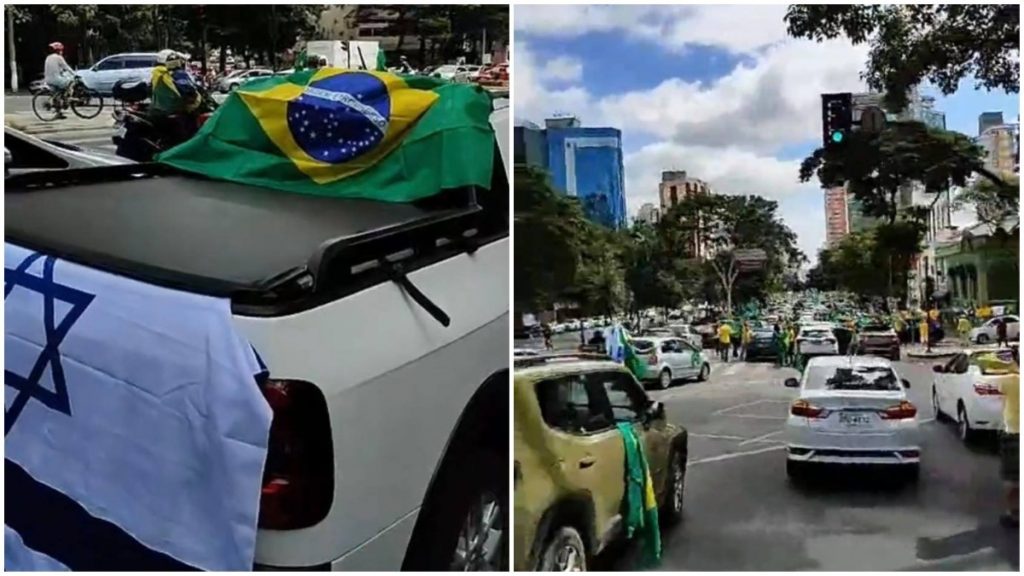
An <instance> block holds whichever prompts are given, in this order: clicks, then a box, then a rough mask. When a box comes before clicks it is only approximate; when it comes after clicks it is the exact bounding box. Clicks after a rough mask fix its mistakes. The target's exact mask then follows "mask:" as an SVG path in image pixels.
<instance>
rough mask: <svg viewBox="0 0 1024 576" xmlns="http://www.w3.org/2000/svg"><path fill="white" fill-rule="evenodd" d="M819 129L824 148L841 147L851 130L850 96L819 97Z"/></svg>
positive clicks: (829, 95)
mask: <svg viewBox="0 0 1024 576" xmlns="http://www.w3.org/2000/svg"><path fill="white" fill-rule="evenodd" d="M821 127H822V135H821V138H822V143H823V144H824V145H825V148H832V147H835V146H841V145H842V144H844V143H845V142H846V141H847V140H848V139H849V138H850V134H851V132H852V130H853V95H852V94H850V93H849V92H843V93H841V94H822V95H821Z"/></svg>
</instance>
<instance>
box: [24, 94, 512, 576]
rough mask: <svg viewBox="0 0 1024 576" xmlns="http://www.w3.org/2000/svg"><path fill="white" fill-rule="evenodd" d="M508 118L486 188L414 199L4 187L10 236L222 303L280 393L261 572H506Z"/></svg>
mask: <svg viewBox="0 0 1024 576" xmlns="http://www.w3.org/2000/svg"><path fill="white" fill-rule="evenodd" d="M508 114H509V111H508V109H507V108H505V109H498V110H495V112H494V113H493V115H492V125H493V126H494V128H495V134H496V135H497V136H496V141H495V154H494V158H495V169H494V171H493V174H494V176H493V183H492V185H491V187H490V189H489V190H484V189H466V190H450V191H445V192H444V193H442V194H441V195H440V196H437V197H432V198H430V199H428V200H426V201H421V202H417V203H413V204H391V203H383V202H373V201H367V200H340V199H329V198H321V197H314V196H303V195H296V194H288V193H280V192H273V191H268V190H264V189H260V188H254V187H250V186H242V185H238V184H232V183H228V182H219V181H212V180H205V179H200V178H195V177H191V176H187V175H184V174H181V173H178V172H175V171H174V170H171V169H169V168H166V167H162V166H160V165H153V164H148V165H145V164H144V165H124V166H111V167H100V168H87V169H71V170H57V171H47V172H38V173H32V174H22V175H14V176H11V177H9V178H7V179H6V182H5V184H6V190H5V208H6V211H7V216H6V231H5V239H6V240H7V241H8V242H11V243H14V244H17V245H20V246H24V247H26V248H29V249H32V250H36V251H41V252H45V253H48V254H51V255H54V256H57V257H58V258H63V259H65V260H69V261H72V262H76V263H78V264H82V265H86V266H90V267H94V268H97V269H101V270H105V271H109V272H113V273H116V274H120V275H123V276H127V277H130V278H133V279H136V280H141V281H144V282H148V283H152V284H155V285H160V286H166V287H171V288H174V289H177V290H187V291H191V292H195V293H201V294H208V295H212V296H221V297H227V298H230V300H231V303H232V312H233V315H234V320H235V324H236V327H237V329H238V331H239V332H240V333H241V334H242V335H244V336H245V337H246V338H247V339H248V340H249V341H250V342H251V344H252V346H253V348H254V349H255V350H256V351H257V352H258V354H259V355H260V357H261V358H262V360H263V362H264V363H265V364H266V366H267V367H268V369H269V371H270V380H269V381H268V382H269V383H270V385H273V386H276V387H278V388H282V387H283V388H286V389H288V390H289V392H290V393H291V394H290V396H291V398H292V400H293V401H292V402H291V403H289V404H288V405H287V406H280V405H276V403H275V402H274V401H273V398H272V394H269V393H267V392H266V391H265V396H267V398H268V402H269V404H270V405H271V408H272V409H273V410H274V419H273V424H272V426H271V432H270V434H271V438H270V452H269V454H268V457H267V464H266V466H265V470H264V490H263V494H262V499H261V502H260V511H259V516H260V517H259V533H258V536H257V543H256V555H255V559H254V568H255V569H271V570H278V569H294V570H327V569H334V570H373V571H391V570H399V569H404V570H446V569H457V570H502V569H507V567H508V553H509V552H508V526H509V517H510V510H509V505H508V502H509V500H508V486H509V481H508V478H509V464H508V462H509V454H508V446H509V440H508V430H509V426H508V413H509V404H508V402H509V384H508V382H509V374H508V350H509V346H510V343H509V336H510V330H509V316H508V302H509V293H508V286H509V281H508V275H509V264H510V262H509V239H508V233H509V186H508V169H507V162H508V158H509V156H508V151H507V149H506V147H507V140H508V136H507V135H508V130H509V117H508ZM72 222H73V223H75V225H73V226H72V225H69V223H72Z"/></svg>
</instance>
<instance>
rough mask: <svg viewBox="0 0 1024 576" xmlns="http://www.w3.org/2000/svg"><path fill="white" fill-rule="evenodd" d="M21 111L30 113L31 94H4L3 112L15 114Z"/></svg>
mask: <svg viewBox="0 0 1024 576" xmlns="http://www.w3.org/2000/svg"><path fill="white" fill-rule="evenodd" d="M21 112H28V113H29V114H31V113H32V96H31V95H29V94H13V95H12V94H5V95H4V113H5V114H12V113H14V114H17V113H21Z"/></svg>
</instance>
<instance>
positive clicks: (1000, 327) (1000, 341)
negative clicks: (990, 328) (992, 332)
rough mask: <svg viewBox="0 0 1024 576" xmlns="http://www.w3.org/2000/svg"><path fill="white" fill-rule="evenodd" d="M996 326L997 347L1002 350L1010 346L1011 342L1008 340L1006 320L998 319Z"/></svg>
mask: <svg viewBox="0 0 1024 576" xmlns="http://www.w3.org/2000/svg"><path fill="white" fill-rule="evenodd" d="M995 324H996V347H998V348H1002V347H1003V346H1004V345H1005V346H1009V345H1010V342H1009V341H1008V340H1007V339H1006V320H1005V319H1003V318H997V319H996V320H995Z"/></svg>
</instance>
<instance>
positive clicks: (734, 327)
mask: <svg viewBox="0 0 1024 576" xmlns="http://www.w3.org/2000/svg"><path fill="white" fill-rule="evenodd" d="M729 339H730V341H731V342H732V357H733V358H739V357H740V347H741V346H742V345H743V344H742V343H743V325H742V324H740V323H738V322H735V321H733V322H731V323H730V324H729Z"/></svg>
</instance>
